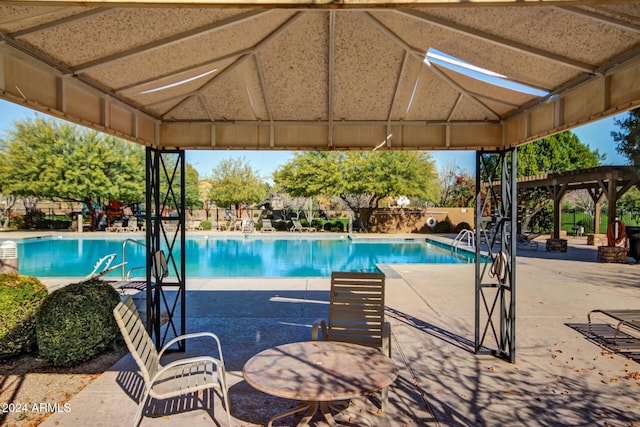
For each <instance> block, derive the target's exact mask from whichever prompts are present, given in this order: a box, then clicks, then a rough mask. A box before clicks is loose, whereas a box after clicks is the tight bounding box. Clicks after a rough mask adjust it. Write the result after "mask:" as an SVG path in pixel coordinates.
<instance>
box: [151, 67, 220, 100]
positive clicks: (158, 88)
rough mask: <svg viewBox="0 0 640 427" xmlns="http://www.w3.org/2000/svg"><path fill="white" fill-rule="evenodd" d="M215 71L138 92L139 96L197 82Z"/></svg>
mask: <svg viewBox="0 0 640 427" xmlns="http://www.w3.org/2000/svg"><path fill="white" fill-rule="evenodd" d="M216 71H218V69H217V68H214V69H213V70H210V71H206V72H204V73H202V74H198V75H197V76H193V77H189V78H188V79H184V80H180V81H178V82H175V83H170V84H168V85H164V86H160V87H156V88H153V89H148V90H145V91H142V92H140V94H141V95H146V94H147V93H153V92H158V91H161V90H165V89H169V88H172V87H176V86H180V85H183V84H186V83H189V82H192V81H194V80H198V79H200V78H202V77H205V76H208V75H209V74H213V73H215V72H216Z"/></svg>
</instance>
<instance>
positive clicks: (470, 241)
mask: <svg viewBox="0 0 640 427" xmlns="http://www.w3.org/2000/svg"><path fill="white" fill-rule="evenodd" d="M465 240H466V245H467V246H468V247H470V248H475V247H476V235H475V232H474V231H473V230H460V232H459V233H458V235H457V236H456V238H455V239H454V240H453V245H452V247H451V249H452V250H453V251H455V250H457V249H458V245H460V243H464V241H465Z"/></svg>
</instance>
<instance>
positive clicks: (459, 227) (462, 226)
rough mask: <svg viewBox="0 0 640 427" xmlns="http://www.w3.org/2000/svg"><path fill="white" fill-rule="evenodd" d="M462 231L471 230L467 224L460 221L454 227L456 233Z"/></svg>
mask: <svg viewBox="0 0 640 427" xmlns="http://www.w3.org/2000/svg"><path fill="white" fill-rule="evenodd" d="M462 230H471V226H470V225H469V223H468V222H464V221H462V222H459V223H458V224H457V225H456V233H459V232H461V231H462Z"/></svg>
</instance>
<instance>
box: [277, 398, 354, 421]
mask: <svg viewBox="0 0 640 427" xmlns="http://www.w3.org/2000/svg"><path fill="white" fill-rule="evenodd" d="M348 406H349V403H345V404H341V403H336V402H300V403H299V404H298V406H296V407H295V408H293V409H290V410H288V411H285V412H282V413H280V414H278V415H275V416H273V417H271V419H270V420H269V423H268V424H267V427H273V422H274V421H276V420H279V419H281V418H284V417H288V416H289V415H293V414H295V413H298V412H302V411H305V410H306V411H307V412H306V413H305V414H304V416H303V417H302V419H301V420H300V422H299V423H298V425H297V426H298V427H308V426H309V421H311V419H312V418H313V416H314V415H315V413H316V412H317V411H318V409H320V413H321V414H322V415H323V416H324V419H325V420H326V421H327V422H328V423H329V425H330V426H332V427H336V426H337V424H336V420H335V419H333V415H331V409H333V410H334V411H341V410H343V409H345V408H346V407H348Z"/></svg>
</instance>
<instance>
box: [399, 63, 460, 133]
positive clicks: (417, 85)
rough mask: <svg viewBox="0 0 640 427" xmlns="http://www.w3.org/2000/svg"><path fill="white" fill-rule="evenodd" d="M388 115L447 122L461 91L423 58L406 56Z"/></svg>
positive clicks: (402, 118) (406, 118)
mask: <svg viewBox="0 0 640 427" xmlns="http://www.w3.org/2000/svg"><path fill="white" fill-rule="evenodd" d="M398 94H401V95H402V96H401V97H400V96H399V97H398V98H397V100H396V103H395V104H394V109H393V111H392V114H391V117H392V118H393V119H394V120H421V119H423V118H424V117H429V118H431V119H432V120H434V121H446V120H447V118H448V117H449V113H450V111H451V110H452V109H453V107H454V105H455V103H456V102H457V99H458V97H459V96H460V93H459V92H458V91H457V90H456V89H455V88H454V87H453V86H452V85H450V84H449V83H447V82H446V81H445V80H443V79H442V78H441V77H440V76H438V75H437V74H435V73H434V72H432V70H431V69H430V68H429V67H425V65H424V63H423V62H422V61H419V60H417V59H416V58H414V57H411V56H409V57H408V58H407V63H406V66H405V72H404V73H403V75H402V79H401V82H400V85H399V88H398Z"/></svg>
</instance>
